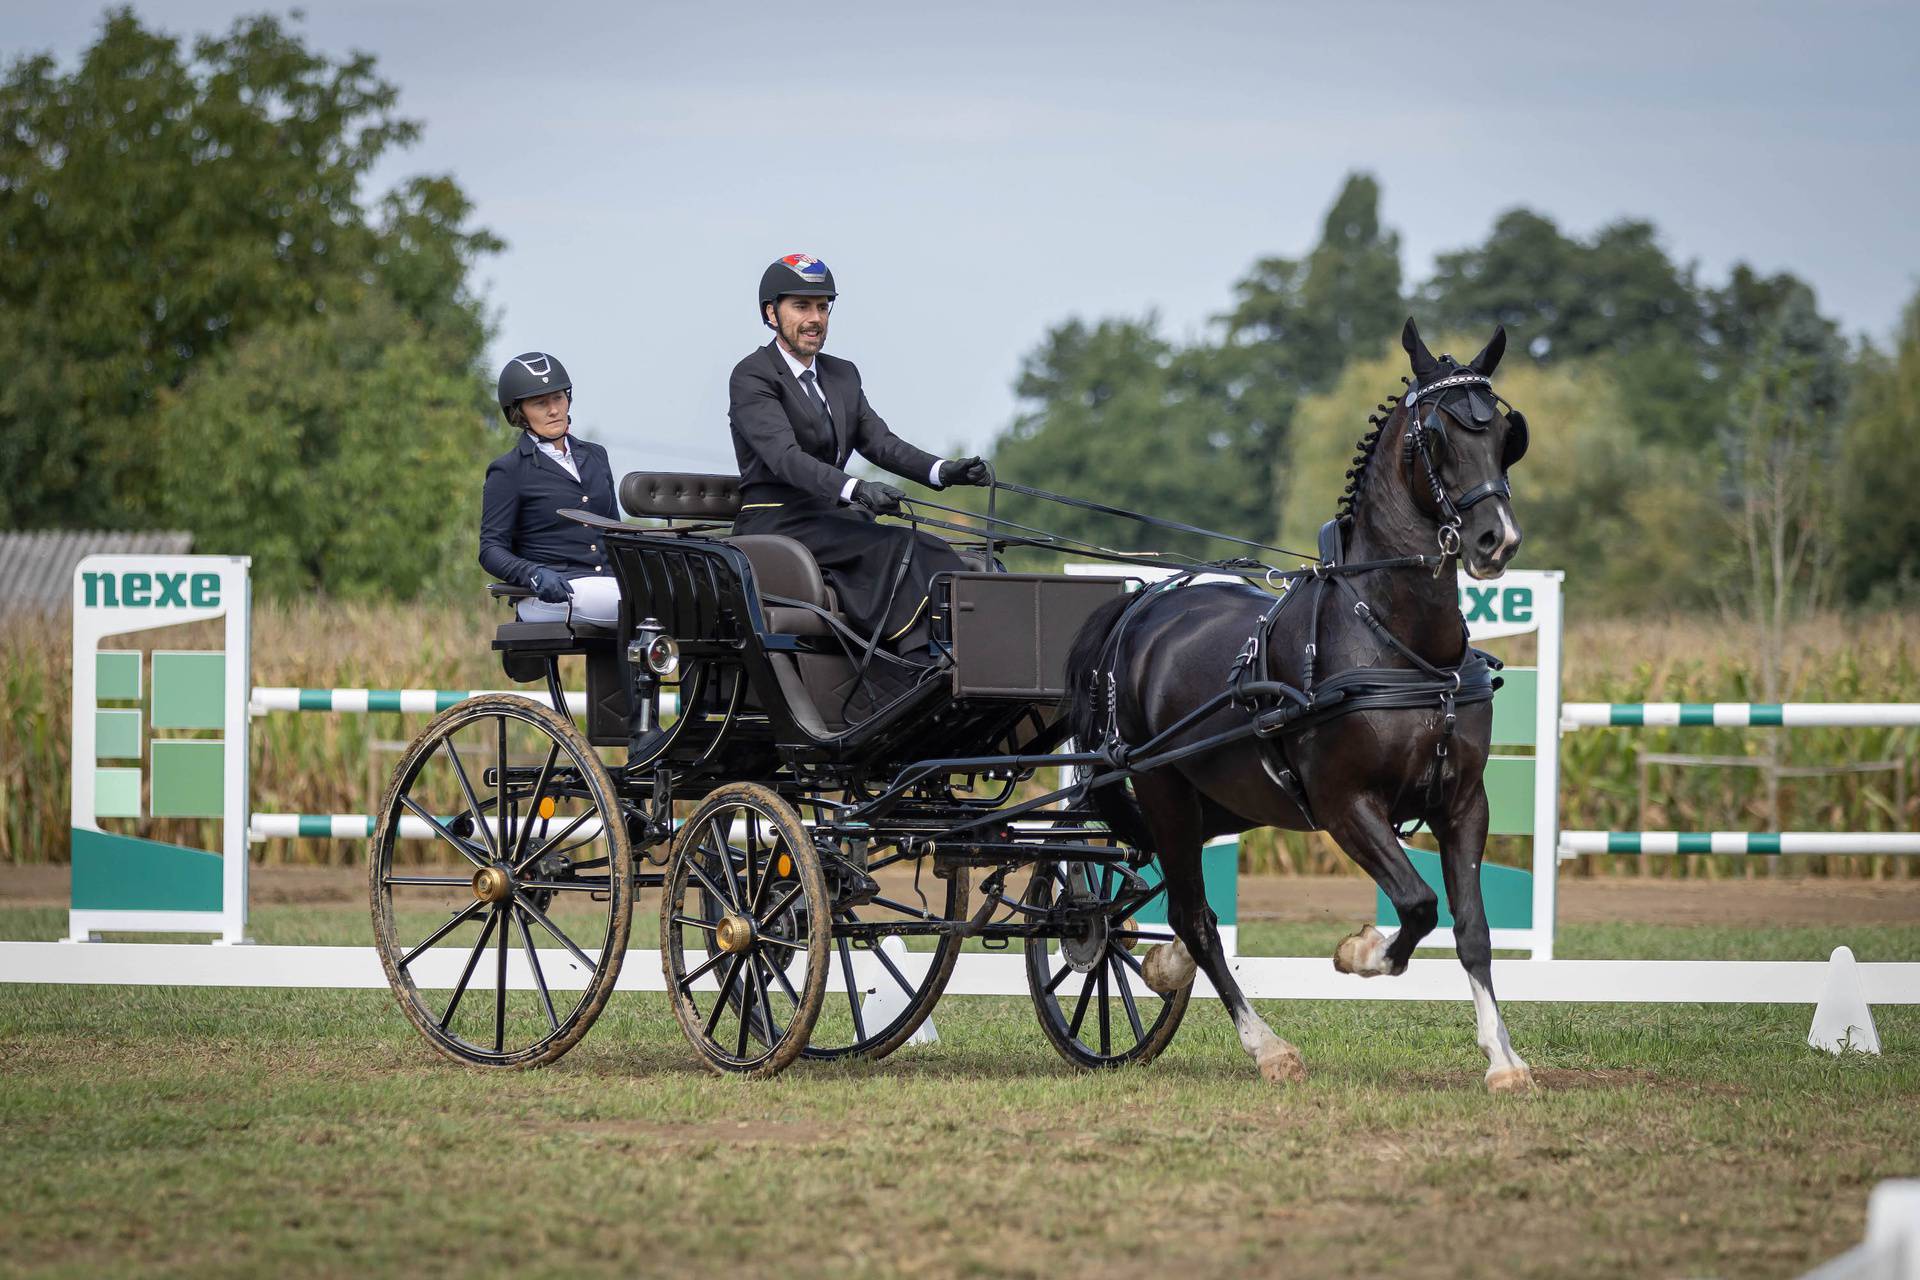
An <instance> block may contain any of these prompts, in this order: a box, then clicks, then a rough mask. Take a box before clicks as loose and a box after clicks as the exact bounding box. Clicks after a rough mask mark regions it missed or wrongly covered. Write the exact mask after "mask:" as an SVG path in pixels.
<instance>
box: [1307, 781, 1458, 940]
mask: <svg viewBox="0 0 1920 1280" xmlns="http://www.w3.org/2000/svg"><path fill="white" fill-rule="evenodd" d="M1324 816H1325V822H1326V829H1327V834H1328V835H1330V836H1332V837H1333V839H1334V843H1336V844H1338V845H1339V846H1340V847H1341V848H1342V849H1344V850H1345V851H1346V854H1347V856H1348V857H1350V858H1352V859H1353V860H1354V861H1355V862H1357V863H1359V864H1360V868H1361V869H1362V870H1363V871H1365V872H1366V873H1367V874H1368V875H1369V876H1372V877H1373V882H1374V883H1375V884H1377V885H1379V886H1380V888H1381V890H1382V891H1383V892H1384V893H1385V894H1386V895H1387V899H1388V901H1390V902H1392V903H1393V909H1394V910H1395V911H1396V912H1398V913H1399V916H1400V929H1399V931H1398V932H1397V933H1394V934H1391V935H1389V934H1385V933H1382V932H1381V931H1380V930H1379V929H1378V928H1376V927H1374V926H1373V925H1372V924H1365V925H1362V926H1361V927H1360V929H1359V931H1358V932H1356V933H1351V934H1348V935H1347V936H1346V937H1345V938H1342V939H1341V940H1340V945H1339V946H1338V947H1337V948H1335V949H1334V953H1333V967H1334V968H1336V969H1338V970H1339V971H1340V972H1342V973H1355V974H1359V975H1360V976H1361V977H1363V978H1372V977H1376V976H1378V975H1380V974H1399V973H1405V972H1406V969H1407V959H1408V957H1410V956H1412V955H1413V949H1414V948H1415V947H1417V946H1419V945H1420V939H1422V938H1424V937H1426V936H1427V935H1428V934H1429V933H1432V932H1433V926H1434V925H1435V924H1437V923H1438V922H1439V920H1440V900H1439V899H1438V898H1437V897H1435V896H1434V892H1433V889H1432V888H1431V887H1430V886H1429V885H1428V884H1427V882H1426V881H1425V880H1422V879H1421V878H1420V873H1419V872H1418V871H1415V870H1414V869H1413V862H1412V860H1411V859H1409V858H1408V857H1407V851H1406V849H1404V848H1403V847H1401V844H1400V837H1399V836H1397V835H1395V834H1394V830H1393V823H1392V822H1391V821H1389V820H1388V818H1387V810H1386V806H1385V805H1384V804H1382V803H1381V802H1380V801H1379V800H1378V799H1376V798H1375V797H1373V796H1370V795H1364V794H1363V795H1360V796H1357V797H1355V798H1353V799H1352V800H1350V801H1349V802H1348V803H1347V804H1345V805H1343V806H1340V807H1338V808H1336V809H1334V811H1333V812H1331V813H1328V814H1326V815H1324Z"/></svg>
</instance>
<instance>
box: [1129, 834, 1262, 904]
mask: <svg viewBox="0 0 1920 1280" xmlns="http://www.w3.org/2000/svg"><path fill="white" fill-rule="evenodd" d="M1140 876H1141V878H1142V879H1143V880H1145V881H1146V882H1147V883H1148V884H1159V883H1160V861H1159V859H1157V858H1156V859H1155V860H1154V861H1152V862H1149V863H1148V864H1147V865H1146V866H1144V867H1142V868H1140ZM1200 876H1201V878H1202V879H1203V880H1205V881H1206V884H1207V905H1208V906H1209V907H1211V908H1213V914H1214V916H1215V917H1216V918H1218V920H1219V921H1220V923H1221V924H1224V925H1238V924H1239V922H1240V842H1239V841H1238V840H1229V841H1226V842H1224V843H1221V844H1210V845H1206V846H1205V847H1203V848H1202V849H1201V850H1200ZM1134 918H1135V919H1137V920H1139V921H1140V922H1141V923H1142V924H1165V923H1166V922H1167V898H1166V895H1165V894H1161V895H1160V896H1159V897H1157V898H1155V899H1154V900H1153V901H1152V902H1149V903H1148V904H1147V905H1146V906H1144V907H1142V908H1140V911H1139V914H1138V915H1137V916H1135V917H1134Z"/></svg>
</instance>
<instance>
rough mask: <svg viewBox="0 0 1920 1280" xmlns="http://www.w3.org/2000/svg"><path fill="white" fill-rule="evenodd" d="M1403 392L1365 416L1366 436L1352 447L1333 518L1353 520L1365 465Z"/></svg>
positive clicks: (1382, 402) (1398, 404) (1370, 459)
mask: <svg viewBox="0 0 1920 1280" xmlns="http://www.w3.org/2000/svg"><path fill="white" fill-rule="evenodd" d="M1412 381H1413V379H1411V378H1402V379H1400V382H1401V385H1403V386H1405V385H1407V384H1409V383H1411V382H1412ZM1403 394H1404V393H1403V392H1395V393H1394V394H1393V395H1390V396H1388V397H1387V398H1386V399H1385V400H1382V401H1381V402H1380V403H1379V404H1377V405H1375V406H1374V409H1375V412H1373V413H1370V414H1368V415H1367V425H1368V427H1369V428H1370V430H1368V432H1367V434H1365V435H1363V436H1361V437H1360V440H1359V443H1358V444H1356V445H1355V446H1354V450H1355V452H1354V455H1353V465H1352V466H1351V467H1349V468H1347V487H1346V488H1345V489H1343V490H1342V491H1341V493H1340V504H1339V506H1338V507H1336V508H1335V509H1334V516H1335V518H1337V519H1340V520H1352V519H1353V504H1354V500H1355V499H1356V498H1358V497H1359V496H1360V486H1361V484H1362V483H1364V482H1365V480H1366V478H1367V465H1368V464H1369V463H1371V462H1372V461H1373V454H1374V450H1375V449H1376V448H1378V447H1379V444H1380V433H1381V431H1383V430H1385V429H1386V425H1387V420H1388V419H1389V418H1391V417H1393V411H1394V410H1395V409H1397V408H1399V406H1400V397H1401V395H1403Z"/></svg>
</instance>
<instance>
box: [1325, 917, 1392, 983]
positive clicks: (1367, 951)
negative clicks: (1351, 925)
mask: <svg viewBox="0 0 1920 1280" xmlns="http://www.w3.org/2000/svg"><path fill="white" fill-rule="evenodd" d="M1395 932H1398V931H1397V930H1396V931H1395ZM1392 941H1393V935H1392V934H1385V933H1382V932H1380V931H1379V930H1378V929H1376V928H1374V927H1373V926H1372V925H1370V924H1365V925H1361V926H1360V930H1359V932H1357V933H1350V934H1348V935H1347V936H1346V937H1344V938H1342V939H1340V945H1339V946H1337V947H1335V948H1334V950H1333V967H1334V968H1336V969H1338V970H1339V971H1340V972H1341V973H1354V974H1358V975H1360V976H1361V977H1363V978H1373V977H1378V976H1379V975H1380V974H1383V973H1391V972H1392V967H1391V966H1390V965H1388V964H1387V958H1386V957H1387V944H1388V943H1390V942H1392Z"/></svg>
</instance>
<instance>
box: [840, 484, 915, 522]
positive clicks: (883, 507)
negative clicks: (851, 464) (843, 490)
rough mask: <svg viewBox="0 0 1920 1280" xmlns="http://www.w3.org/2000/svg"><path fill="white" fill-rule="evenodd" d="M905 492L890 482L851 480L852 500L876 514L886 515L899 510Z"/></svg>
mask: <svg viewBox="0 0 1920 1280" xmlns="http://www.w3.org/2000/svg"><path fill="white" fill-rule="evenodd" d="M906 496H907V495H906V492H905V491H904V490H901V489H896V488H894V487H893V486H892V485H890V484H881V483H879V482H878V481H874V480H855V481H854V482H853V500H854V502H855V503H857V504H859V505H860V506H863V507H865V508H866V509H867V510H869V511H871V512H873V514H875V515H877V516H888V515H892V514H894V513H895V512H897V511H899V510H900V503H901V502H902V501H904V500H905V498H906Z"/></svg>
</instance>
